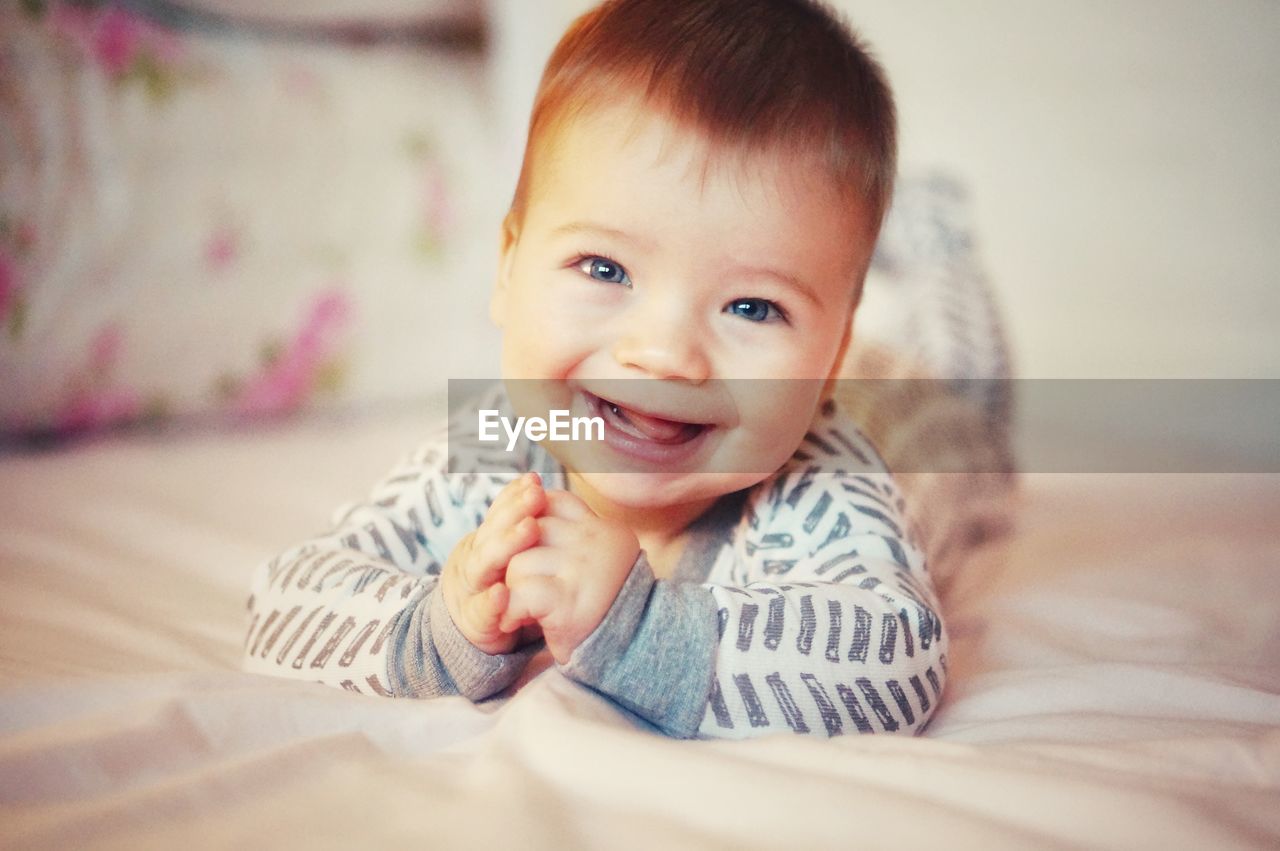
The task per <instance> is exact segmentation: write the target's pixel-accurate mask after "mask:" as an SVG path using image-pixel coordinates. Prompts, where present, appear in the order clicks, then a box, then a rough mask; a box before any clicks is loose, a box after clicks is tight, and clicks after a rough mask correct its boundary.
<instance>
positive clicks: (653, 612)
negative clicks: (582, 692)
mask: <svg viewBox="0 0 1280 851" xmlns="http://www.w3.org/2000/svg"><path fill="white" fill-rule="evenodd" d="M716 643H717V631H716V603H715V598H714V597H713V596H712V595H711V592H710V591H709V590H708V589H706V588H704V587H702V586H701V585H695V584H692V583H674V582H670V581H666V580H657V579H655V578H654V575H653V570H652V569H651V568H650V567H649V562H648V560H647V559H646V558H645V555H644V553H643V552H642V553H640V557H639V558H637V559H636V563H635V565H634V566H633V567H632V568H631V573H630V575H629V576H628V577H627V581H626V582H625V583H624V584H623V586H622V590H620V591H619V592H618V596H617V597H616V598H615V599H614V601H613V605H612V606H611V607H610V609H609V611H608V613H607V614H606V615H605V617H604V620H602V621H601V622H600V625H599V626H598V627H596V630H595V632H593V633H591V635H589V636H587V639H586V640H585V641H583V642H582V643H581V644H580V645H578V647H577V649H576V650H574V651H573V655H572V656H570V657H569V661H568V663H566V664H565V665H564V666H562V667H561V670H562V671H563V672H564V673H565V675H567V676H568V677H570V678H571V679H573V680H576V681H577V682H579V683H582V684H583V685H585V686H589V687H591V688H592V689H594V690H595V691H598V692H600V693H601V694H603V695H605V696H606V697H609V698H611V699H612V700H614V701H615V702H616V703H618V704H619V705H621V706H622V707H624V708H626V709H629V710H630V711H632V712H634V713H635V714H637V715H639V716H640V717H641V718H643V719H645V720H646V721H648V722H650V723H651V724H653V725H654V726H656V727H657V728H658V729H660V730H661V731H662V732H664V733H666V734H667V735H669V736H675V737H677V738H682V739H684V738H691V737H693V735H694V734H695V733H697V732H698V727H699V725H701V723H702V718H703V715H704V714H705V712H706V707H707V699H708V697H709V695H710V692H711V678H712V674H713V673H714V671H715V660H716Z"/></svg>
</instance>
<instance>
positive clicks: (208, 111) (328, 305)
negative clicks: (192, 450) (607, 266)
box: [0, 0, 502, 437]
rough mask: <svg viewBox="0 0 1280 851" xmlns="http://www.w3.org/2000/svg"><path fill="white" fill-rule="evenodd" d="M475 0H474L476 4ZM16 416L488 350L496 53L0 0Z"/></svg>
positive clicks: (4, 421)
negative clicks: (489, 78) (298, 37)
mask: <svg viewBox="0 0 1280 851" xmlns="http://www.w3.org/2000/svg"><path fill="white" fill-rule="evenodd" d="M455 5H456V4H455ZM0 33H2V35H0V434H4V433H7V434H8V435H10V436H13V435H18V436H25V437H48V436H64V435H71V434H77V433H81V432H84V431H86V430H91V429H97V428H102V427H105V426H112V425H123V424H135V423H140V422H155V421H165V420H186V419H191V418H194V417H210V416H213V417H217V418H230V419H235V420H241V419H246V418H248V419H253V418H257V417H261V416H264V415H275V414H279V413H284V412H289V411H295V410H299V409H302V408H308V407H316V406H323V405H346V406H351V405H365V404H371V403H375V402H378V401H381V400H387V399H399V398H405V397H409V396H417V395H421V394H423V393H426V392H430V391H432V390H434V389H435V384H434V383H435V382H443V381H444V379H445V377H446V376H448V375H450V374H455V373H456V374H464V373H465V372H466V371H467V370H468V369H471V370H475V369H481V370H486V371H490V372H491V371H492V370H493V369H495V368H496V363H494V364H493V365H492V366H490V365H489V364H490V363H491V358H492V354H491V351H490V348H491V347H490V346H489V345H487V342H488V341H487V340H486V339H482V336H483V335H477V334H474V333H468V329H475V328H483V327H484V326H485V319H484V302H485V294H486V293H487V291H488V288H489V284H490V280H491V276H492V268H493V264H494V259H493V256H494V252H495V246H496V241H497V240H496V237H497V230H498V221H499V213H498V211H499V210H500V205H501V201H502V189H501V187H499V186H497V185H496V184H495V181H494V180H493V178H492V176H491V175H492V171H493V170H492V168H491V166H490V162H491V160H492V157H491V156H490V155H489V147H490V145H491V144H492V138H493V133H492V132H491V129H490V124H491V122H490V120H489V116H487V115H486V113H485V111H484V106H483V105H484V104H486V103H487V102H488V100H489V99H488V98H487V97H486V92H485V90H484V86H485V76H484V73H483V71H484V65H483V57H482V56H481V55H480V53H479V52H478V51H474V50H466V49H457V48H456V47H455V48H449V47H431V46H425V45H414V44H410V43H407V42H402V41H396V42H387V43H381V42H375V43H373V44H349V43H343V42H341V41H337V40H330V41H314V42H312V41H308V42H298V41H273V40H271V39H269V38H266V37H264V36H261V35H257V34H255V33H254V31H252V30H236V29H227V28H217V29H213V28H206V29H203V30H201V29H196V30H191V31H182V32H178V31H175V30H172V29H168V28H166V27H164V26H161V25H159V24H157V23H155V22H153V21H151V20H149V19H147V18H144V17H142V16H140V15H139V14H137V13H135V12H132V11H129V10H128V9H125V8H123V7H120V6H117V5H115V4H110V3H106V4H85V3H71V2H32V0H27V2H24V3H22V4H5V5H4V6H3V7H0Z"/></svg>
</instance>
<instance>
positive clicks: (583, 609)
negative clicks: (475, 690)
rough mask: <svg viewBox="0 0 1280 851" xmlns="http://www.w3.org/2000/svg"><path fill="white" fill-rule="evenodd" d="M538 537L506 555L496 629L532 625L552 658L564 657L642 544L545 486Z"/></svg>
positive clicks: (600, 615)
mask: <svg viewBox="0 0 1280 851" xmlns="http://www.w3.org/2000/svg"><path fill="white" fill-rule="evenodd" d="M546 499H547V509H546V512H545V513H544V514H543V515H542V516H541V517H539V518H538V519H537V524H538V528H539V530H540V532H539V540H538V544H537V546H533V547H529V548H528V549H524V550H522V551H521V552H519V553H516V554H515V555H514V556H512V558H511V561H510V564H509V565H508V567H507V579H506V581H507V585H508V587H509V588H510V601H509V602H508V604H507V611H506V614H505V615H504V616H503V617H502V629H506V630H514V629H516V628H518V627H520V626H523V625H525V624H529V623H534V622H536V623H537V624H538V625H539V626H541V627H542V635H543V637H544V638H545V639H546V641H547V647H548V648H550V650H551V655H553V656H555V658H556V661H557V662H559V663H561V664H564V663H565V662H568V661H569V657H570V656H571V655H572V654H573V651H574V649H576V648H577V646H578V645H579V644H581V643H582V642H583V640H584V639H586V637H587V636H589V635H590V634H591V633H592V632H594V631H595V629H596V627H597V626H599V625H600V621H602V620H604V616H605V615H606V614H607V613H608V612H609V607H610V606H612V605H613V601H614V598H615V597H617V596H618V591H619V590H620V589H621V588H622V585H623V583H624V582H626V580H627V576H628V575H629V574H630V572H631V568H632V566H633V565H634V564H635V561H636V557H637V556H639V555H640V542H639V541H638V540H636V536H635V534H634V533H633V532H632V531H631V529H630V528H628V527H627V526H626V525H624V524H622V523H619V522H617V521H613V520H606V519H604V518H602V517H599V516H598V515H597V514H596V513H595V512H594V511H592V510H591V509H590V508H589V507H588V506H587V504H586V503H585V502H583V501H582V500H580V499H578V497H576V496H574V495H573V494H571V493H569V492H568V491H547V492H546Z"/></svg>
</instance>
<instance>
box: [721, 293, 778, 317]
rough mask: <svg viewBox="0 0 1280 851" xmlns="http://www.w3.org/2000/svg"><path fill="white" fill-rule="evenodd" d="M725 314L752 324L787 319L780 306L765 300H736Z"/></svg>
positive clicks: (730, 303)
mask: <svg viewBox="0 0 1280 851" xmlns="http://www.w3.org/2000/svg"><path fill="white" fill-rule="evenodd" d="M724 312H725V313H732V314H733V315H734V316H741V317H742V318H743V319H746V320H749V321H751V322H777V321H779V320H782V319H786V316H785V315H784V314H783V312H782V309H781V308H779V307H778V305H776V304H774V303H773V302H771V301H768V300H767V299H763V298H739V299H734V300H733V301H731V302H729V304H728V305H727V306H726V307H725V309H724Z"/></svg>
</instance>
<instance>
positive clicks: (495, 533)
mask: <svg viewBox="0 0 1280 851" xmlns="http://www.w3.org/2000/svg"><path fill="white" fill-rule="evenodd" d="M539 534H540V531H539V529H538V521H536V520H534V519H533V518H532V517H526V518H524V519H523V520H521V521H519V522H518V523H516V524H515V525H514V526H511V527H510V528H506V529H487V530H486V529H484V528H483V527H482V528H481V531H480V532H477V534H476V537H475V541H474V543H473V545H472V550H471V558H469V559H467V562H466V564H465V565H464V567H463V579H464V581H465V582H466V584H467V587H468V588H470V589H472V591H473V592H478V591H480V590H481V589H483V588H487V587H489V586H490V585H492V584H493V583H495V582H497V581H499V580H500V579H502V577H503V575H504V574H505V573H506V570H507V562H509V561H511V557H512V556H514V555H515V554H516V553H518V552H522V551H524V550H527V549H528V548H529V547H532V546H533V545H534V544H536V543H538V536H539Z"/></svg>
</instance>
